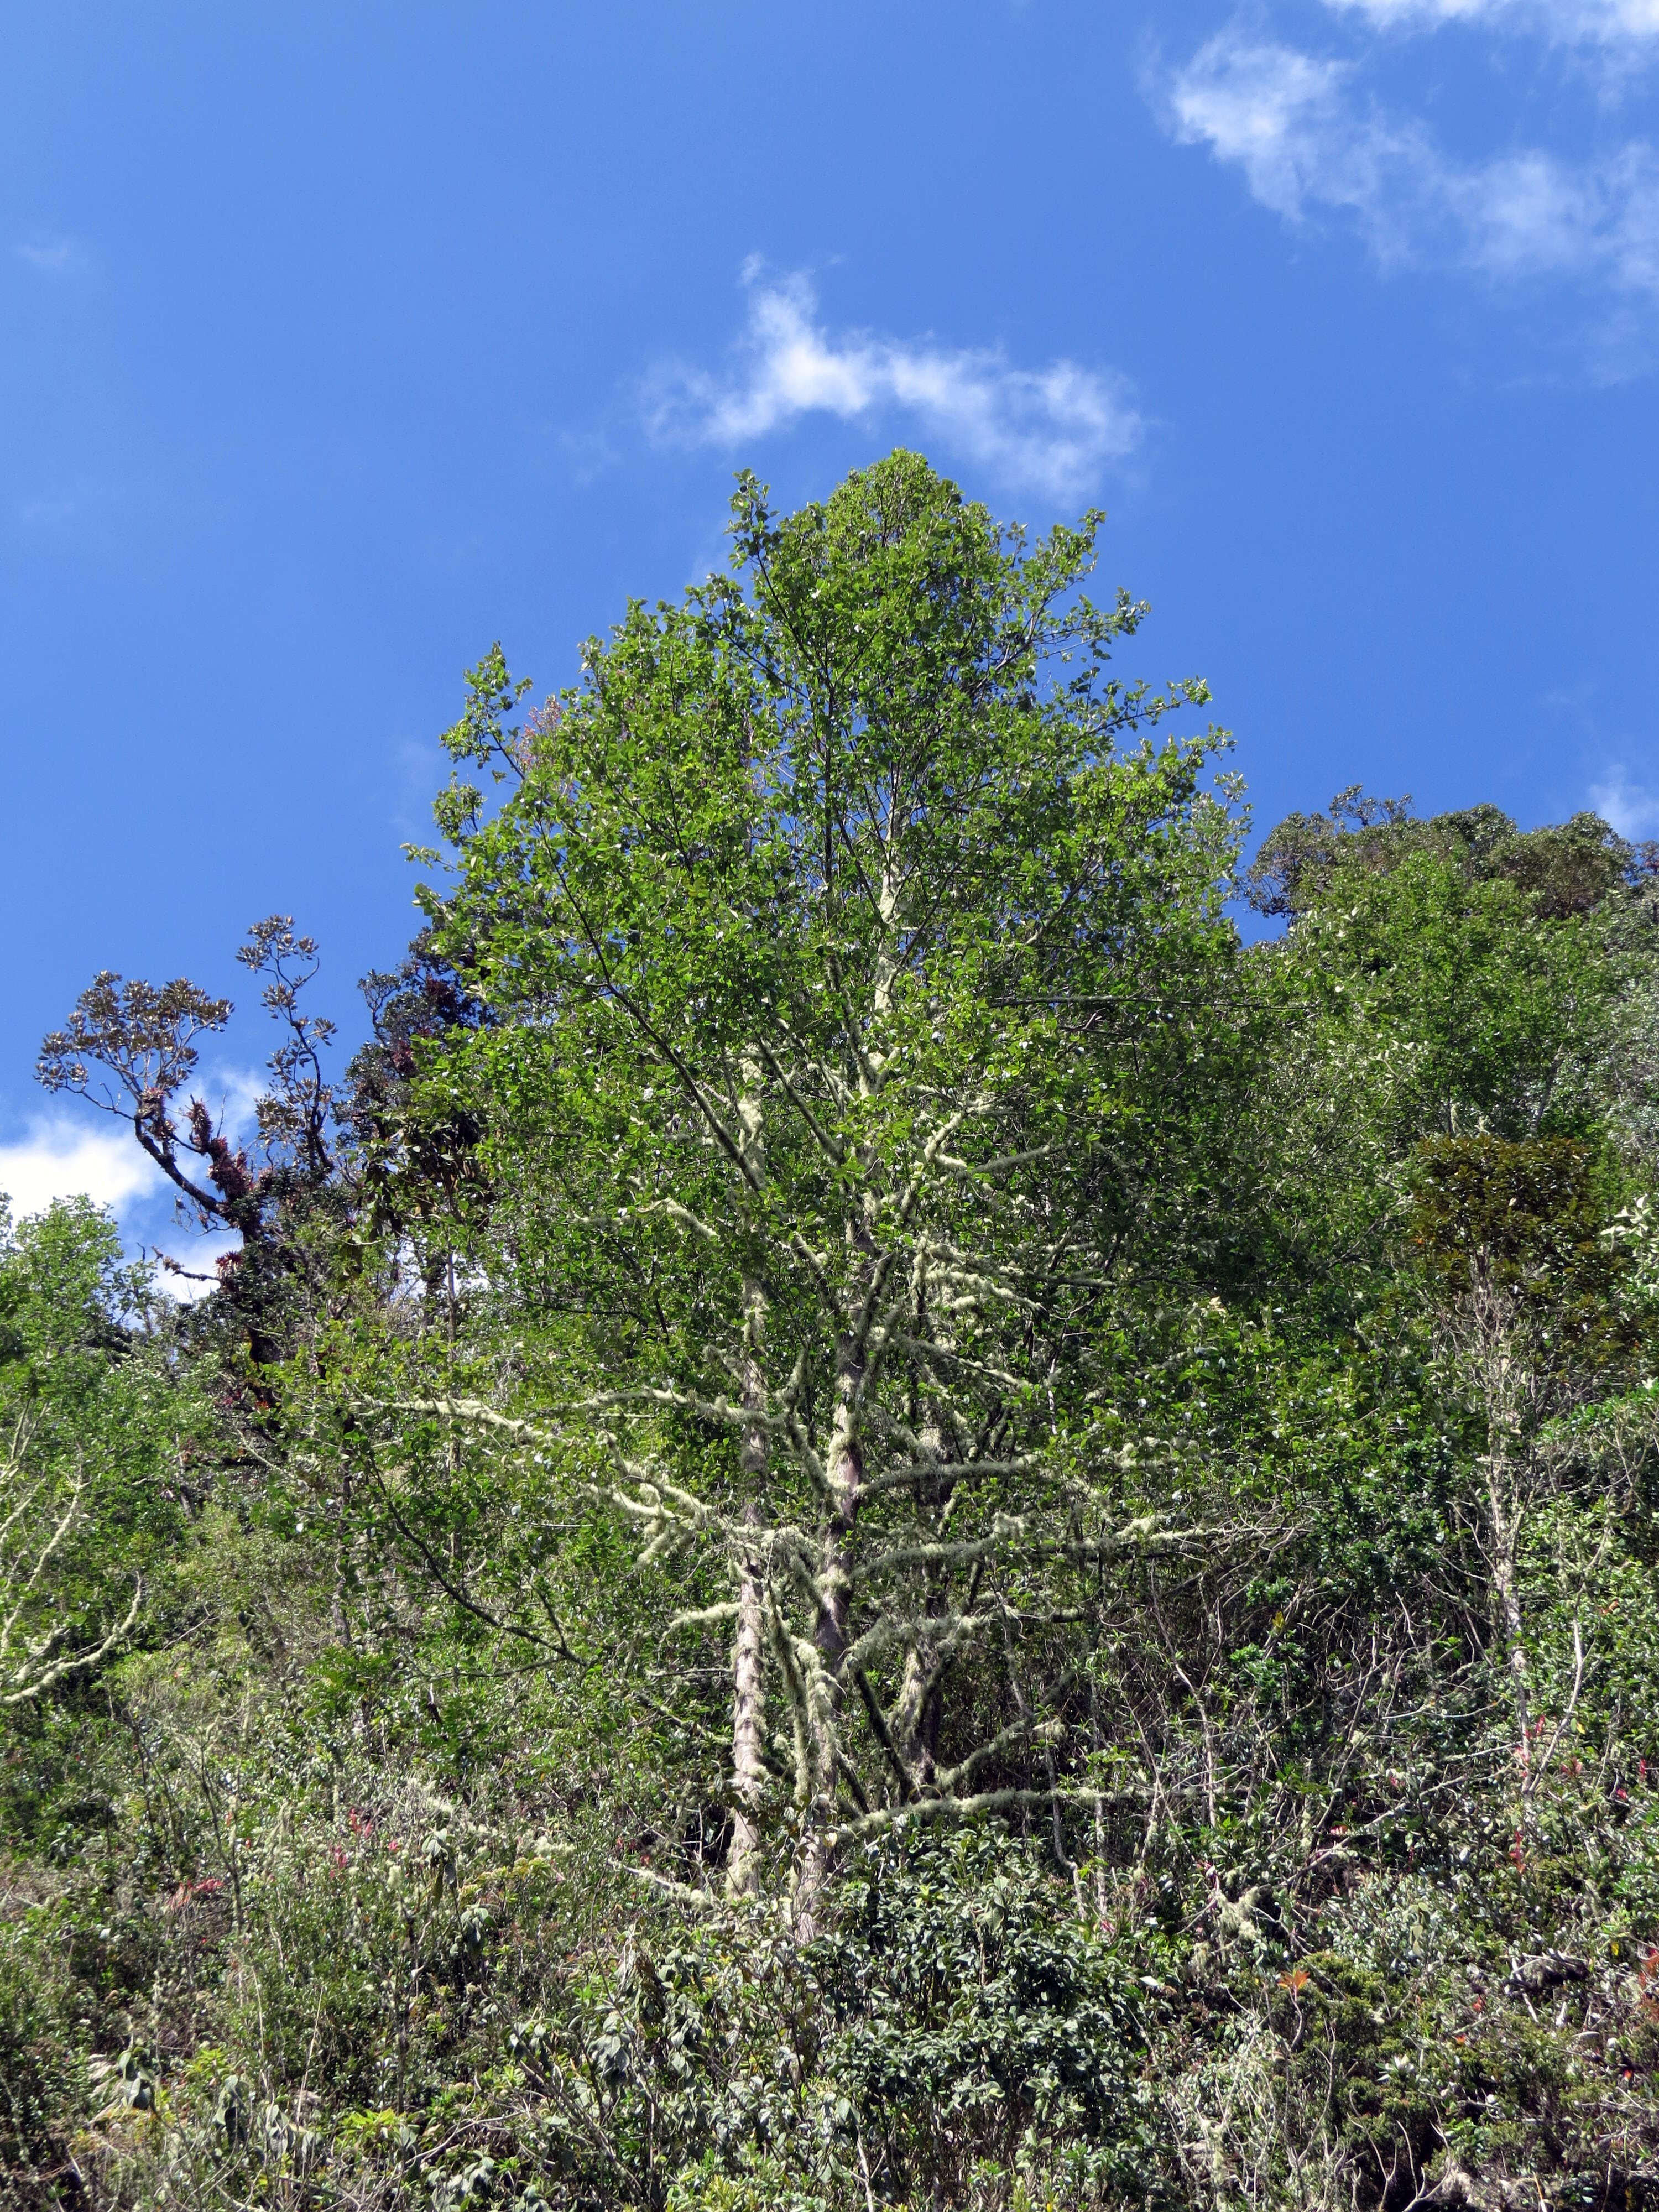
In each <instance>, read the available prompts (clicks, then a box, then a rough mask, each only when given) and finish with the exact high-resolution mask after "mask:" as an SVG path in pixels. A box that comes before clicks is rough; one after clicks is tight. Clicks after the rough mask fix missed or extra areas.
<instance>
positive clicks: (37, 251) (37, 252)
mask: <svg viewBox="0 0 1659 2212" xmlns="http://www.w3.org/2000/svg"><path fill="white" fill-rule="evenodd" d="M14 251H15V253H16V255H17V258H18V259H19V260H20V261H23V262H27V264H28V266H29V267H30V268H31V269H34V270H39V271H40V274H41V275H42V276H73V275H74V273H75V271H76V270H78V269H81V268H82V267H84V266H85V264H86V254H85V252H83V251H82V247H81V246H79V245H77V244H76V240H74V239H72V238H26V239H23V240H21V241H20V242H19V244H18V245H17V246H15V248H14Z"/></svg>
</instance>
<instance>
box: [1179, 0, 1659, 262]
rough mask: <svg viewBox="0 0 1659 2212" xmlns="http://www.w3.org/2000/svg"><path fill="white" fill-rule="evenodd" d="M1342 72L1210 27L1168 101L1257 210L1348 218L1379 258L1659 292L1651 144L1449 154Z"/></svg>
mask: <svg viewBox="0 0 1659 2212" xmlns="http://www.w3.org/2000/svg"><path fill="white" fill-rule="evenodd" d="M1656 4H1659V0H1656ZM1356 77H1357V70H1356V65H1355V64H1352V63H1350V62H1346V61H1335V60H1330V59H1326V58H1320V57H1317V56H1315V55H1311V54H1307V53H1304V52H1300V51H1298V50H1297V48H1295V47H1291V46H1277V45H1273V44H1270V43H1267V42H1265V41H1261V40H1252V39H1249V38H1247V37H1245V36H1243V34H1241V33H1237V32H1232V31H1229V32H1223V33H1221V34H1220V35H1218V37H1216V38H1212V39H1211V40H1208V42H1207V43H1206V45H1204V46H1201V47H1200V49H1199V51H1198V52H1197V53H1196V54H1195V55H1194V57H1193V58H1192V60H1191V61H1190V62H1189V63H1188V64H1187V65H1186V67H1185V68H1184V69H1182V70H1179V71H1178V72H1177V73H1176V76H1175V77H1174V78H1173V80H1172V81H1171V82H1170V84H1169V87H1168V89H1167V94H1166V100H1165V105H1166V112H1167V115H1168V118H1169V122H1170V128H1171V130H1172V131H1173V132H1174V135H1175V136H1176V138H1177V139H1178V140H1180V141H1181V142H1182V143H1184V144H1188V145H1205V146H1207V147H1208V148H1209V149H1210V151H1211V153H1212V154H1213V155H1214V156H1215V158H1216V159H1217V160H1218V161H1225V162H1230V163H1233V164H1236V165H1237V167H1239V168H1240V169H1242V170H1243V174H1244V178H1245V181H1246V183H1247V184H1248V185H1249V188H1250V191H1252V193H1253V194H1254V195H1255V197H1256V198H1257V199H1258V200H1260V201H1261V204H1263V205H1264V206H1265V207H1269V208H1272V209H1273V210H1274V211H1275V212H1276V213H1277V214H1279V215H1281V216H1284V217H1285V219H1286V220H1287V221H1289V222H1298V221H1301V220H1303V219H1304V218H1305V217H1306V216H1308V215H1309V214H1310V212H1311V211H1313V210H1321V209H1323V210H1334V211H1337V212H1340V213H1342V214H1346V215H1348V216H1352V219H1353V220H1354V221H1355V222H1358V225H1359V227H1360V228H1361V230H1362V231H1363V233H1364V235H1365V236H1366V238H1367V239H1368V240H1369V242H1370V246H1371V247H1372V249H1373V251H1374V252H1376V255H1377V256H1378V258H1379V259H1381V260H1383V261H1384V262H1395V263H1401V262H1413V261H1417V262H1421V261H1446V262H1451V263H1454V264H1461V265H1462V266H1465V267H1469V268H1474V269H1479V270H1483V271H1484V272H1486V274H1487V275H1489V276H1495V277H1510V278H1514V277H1522V276H1546V275H1553V276H1573V277H1579V278H1588V279H1591V280H1595V281H1597V282H1599V283H1601V284H1603V285H1604V286H1606V287H1607V288H1610V289H1613V290H1616V291H1620V292H1624V293H1627V294H1637V295H1653V296H1659V153H1656V150H1655V149H1654V148H1653V147H1652V146H1651V145H1650V144H1648V143H1646V142H1645V141H1643V140H1635V141H1632V143H1629V144H1627V145H1626V146H1624V147H1623V148H1621V149H1619V151H1617V152H1616V153H1614V154H1613V155H1610V156H1608V157H1607V158H1605V159H1602V160H1600V161H1585V162H1572V161H1563V160H1562V159H1560V158H1559V156H1558V155H1554V154H1553V153H1550V152H1547V151H1546V150H1544V149H1541V148H1535V147H1534V148H1528V149H1523V150H1522V151H1520V152H1518V153H1510V154H1504V155H1500V156H1498V157H1496V158H1494V159H1492V160H1491V161H1484V162H1472V163H1468V162H1458V161H1452V160H1450V159H1449V158H1448V156H1447V155H1445V154H1444V153H1443V151H1442V150H1441V149H1440V147H1439V146H1438V144H1437V143H1436V141H1435V140H1434V139H1433V138H1432V137H1431V136H1430V134H1429V133H1428V132H1427V131H1425V129H1424V128H1423V126H1422V125H1420V124H1419V123H1418V122H1417V121H1416V120H1415V119H1414V118H1411V117H1406V116H1400V115H1397V114H1391V113H1389V112H1387V111H1386V110H1384V109H1382V108H1380V107H1378V106H1376V105H1375V104H1374V103H1370V102H1368V101H1367V100H1364V98H1363V96H1362V95H1361V94H1360V93H1359V91H1358V88H1357V84H1356Z"/></svg>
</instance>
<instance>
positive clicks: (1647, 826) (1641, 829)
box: [1589, 767, 1659, 838]
mask: <svg viewBox="0 0 1659 2212" xmlns="http://www.w3.org/2000/svg"><path fill="white" fill-rule="evenodd" d="M1589 797H1590V805H1592V806H1593V807H1594V808H1595V811H1596V812H1597V813H1598V814H1599V815H1600V816H1601V819H1602V820H1603V821H1604V822H1606V823H1608V824H1609V825H1610V826H1611V827H1612V828H1613V829H1616V830H1617V831H1618V832H1619V835H1620V836H1621V837H1632V838H1635V837H1654V836H1659V791H1649V790H1646V789H1644V787H1643V786H1642V785H1641V784H1639V783H1632V781H1631V780H1630V778H1629V776H1628V775H1627V774H1626V771H1625V769H1623V768H1622V767H1618V768H1613V769H1609V770H1608V771H1607V777H1606V780H1605V781H1602V782H1601V783H1593V784H1592V785H1591V786H1590V794H1589Z"/></svg>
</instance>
